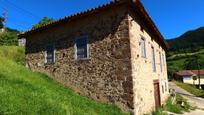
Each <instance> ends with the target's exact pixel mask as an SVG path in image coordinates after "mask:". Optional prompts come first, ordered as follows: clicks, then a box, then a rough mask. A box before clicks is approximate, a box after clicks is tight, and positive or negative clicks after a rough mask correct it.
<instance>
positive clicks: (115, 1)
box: [18, 0, 168, 49]
mask: <svg viewBox="0 0 204 115" xmlns="http://www.w3.org/2000/svg"><path fill="white" fill-rule="evenodd" d="M133 1H134V2H133ZM127 2H131V3H133V5H135V6H136V7H137V8H138V10H139V11H140V12H141V14H142V15H143V16H144V17H145V18H144V20H145V21H146V22H147V24H149V25H150V27H151V28H150V29H151V30H152V31H154V32H155V33H156V35H157V36H158V39H159V41H160V42H161V44H162V46H163V48H164V49H167V48H168V44H167V42H166V41H165V40H164V37H163V36H162V35H161V33H160V32H159V30H158V28H157V27H156V25H155V24H154V22H153V21H152V19H151V18H150V16H149V15H148V13H147V12H146V10H145V8H144V7H143V5H142V3H141V2H140V0H113V1H111V2H109V3H107V4H104V5H100V6H98V7H96V8H92V9H89V10H86V11H84V12H79V13H76V14H73V15H70V16H65V17H64V18H61V19H59V20H56V21H53V22H51V23H49V24H46V25H43V26H41V27H38V28H32V29H30V30H28V31H25V32H23V33H21V34H19V35H18V36H19V38H22V37H26V36H28V35H29V34H32V33H35V32H39V31H42V30H44V29H47V28H49V27H52V26H55V25H57V24H61V23H64V22H67V21H71V20H74V19H77V18H81V17H84V16H87V15H91V14H93V13H97V12H98V11H101V10H103V9H108V8H111V7H112V6H115V5H120V4H123V3H127Z"/></svg>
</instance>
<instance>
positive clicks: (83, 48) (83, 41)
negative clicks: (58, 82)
mask: <svg viewBox="0 0 204 115" xmlns="http://www.w3.org/2000/svg"><path fill="white" fill-rule="evenodd" d="M76 48H77V49H76V51H77V52H76V55H77V59H84V58H87V57H88V54H87V53H88V51H87V38H80V39H77V40H76Z"/></svg>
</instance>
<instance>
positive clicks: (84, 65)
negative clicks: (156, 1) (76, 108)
mask: <svg viewBox="0 0 204 115" xmlns="http://www.w3.org/2000/svg"><path fill="white" fill-rule="evenodd" d="M19 38H25V39H26V46H25V47H26V62H27V65H28V66H29V67H30V68H31V69H32V70H33V71H40V72H45V73H47V74H49V75H50V76H52V78H53V79H54V80H56V81H58V82H60V83H62V84H64V85H66V86H69V87H71V88H73V89H74V90H75V91H76V92H78V93H80V94H81V95H84V96H89V97H91V98H93V99H95V100H97V101H101V102H109V103H114V104H116V105H117V106H118V107H120V108H121V109H122V110H124V111H127V112H128V111H134V113H135V114H136V115H138V114H143V113H149V112H151V111H152V110H154V109H155V108H156V107H159V106H161V104H163V103H164V102H165V100H166V99H167V97H168V80H167V68H166V59H165V50H166V49H167V44H166V42H165V40H164V38H163V37H162V35H161V34H160V32H159V30H158V29H157V27H156V26H155V24H154V23H153V21H152V20H151V18H150V17H149V15H148V14H147V12H146V11H145V9H144V7H143V5H142V3H141V2H140V1H139V0H117V1H112V2H109V3H107V4H105V5H102V6H99V7H97V8H94V9H90V10H87V11H85V12H81V13H77V14H75V15H71V16H68V17H65V18H62V19H59V20H57V21H54V22H52V23H50V24H47V25H44V26H42V27H39V28H35V29H31V30H28V31H26V32H24V33H21V34H20V35H19Z"/></svg>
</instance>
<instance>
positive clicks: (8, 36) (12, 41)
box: [0, 32, 18, 46]
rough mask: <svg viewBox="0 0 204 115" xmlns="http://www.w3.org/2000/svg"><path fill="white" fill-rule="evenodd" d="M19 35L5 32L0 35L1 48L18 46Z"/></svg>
mask: <svg viewBox="0 0 204 115" xmlns="http://www.w3.org/2000/svg"><path fill="white" fill-rule="evenodd" d="M17 44H18V39H17V33H16V32H3V33H0V46H2V45H17Z"/></svg>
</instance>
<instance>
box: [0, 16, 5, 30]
mask: <svg viewBox="0 0 204 115" xmlns="http://www.w3.org/2000/svg"><path fill="white" fill-rule="evenodd" d="M3 21H4V18H3V17H1V16H0V29H1V28H3V26H4V25H3Z"/></svg>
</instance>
